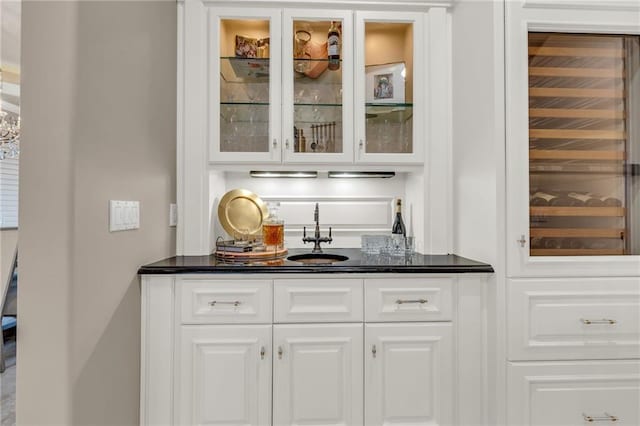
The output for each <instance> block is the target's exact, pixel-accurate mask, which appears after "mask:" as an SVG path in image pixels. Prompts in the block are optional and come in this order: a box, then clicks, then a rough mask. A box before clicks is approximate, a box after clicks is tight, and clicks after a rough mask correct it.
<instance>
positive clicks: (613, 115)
mask: <svg viewBox="0 0 640 426" xmlns="http://www.w3.org/2000/svg"><path fill="white" fill-rule="evenodd" d="M529 117H536V118H538V117H540V118H601V119H620V120H621V119H624V118H625V115H624V111H622V110H615V109H572V108H530V109H529Z"/></svg>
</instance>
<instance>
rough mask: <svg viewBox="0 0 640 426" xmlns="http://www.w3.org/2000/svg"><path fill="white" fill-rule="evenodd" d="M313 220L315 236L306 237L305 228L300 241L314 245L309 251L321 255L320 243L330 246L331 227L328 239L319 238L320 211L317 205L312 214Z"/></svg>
mask: <svg viewBox="0 0 640 426" xmlns="http://www.w3.org/2000/svg"><path fill="white" fill-rule="evenodd" d="M313 220H314V221H315V222H316V232H315V235H314V236H313V237H307V227H306V226H305V227H304V228H303V236H302V241H303V242H304V243H305V244H307V243H314V246H313V250H311V253H322V249H321V248H320V243H329V244H331V241H333V238H331V227H329V236H328V237H321V236H320V209H319V208H318V203H316V209H315V210H314V212H313Z"/></svg>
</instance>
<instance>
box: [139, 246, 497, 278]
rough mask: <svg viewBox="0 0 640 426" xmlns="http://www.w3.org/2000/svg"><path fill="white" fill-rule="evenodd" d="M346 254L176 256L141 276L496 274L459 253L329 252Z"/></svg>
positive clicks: (144, 270)
mask: <svg viewBox="0 0 640 426" xmlns="http://www.w3.org/2000/svg"><path fill="white" fill-rule="evenodd" d="M309 251H310V250H308V249H306V250H305V249H292V250H289V254H288V255H289V256H291V255H294V254H301V253H308V252H309ZM325 251H327V252H330V253H334V254H342V255H345V256H347V257H349V260H346V261H344V262H340V263H339V264H332V265H320V264H318V265H304V264H300V263H298V262H293V261H289V260H286V259H281V260H278V261H275V262H272V261H269V262H270V263H274V264H265V263H266V262H252V263H248V264H242V263H240V264H235V263H226V262H221V261H219V260H217V259H216V258H215V256H213V255H209V256H174V257H170V258H168V259H164V260H161V261H159V262H155V263H152V264H149V265H144V266H142V267H140V269H139V270H138V274H140V275H167V274H357V273H369V274H370V273H373V274H378V273H398V274H465V273H492V272H494V270H493V268H492V267H491V265H489V264H486V263H482V262H478V261H475V260H471V259H467V258H464V257H461V256H457V255H455V254H444V255H425V254H420V253H416V254H414V255H412V256H410V257H406V258H397V257H388V256H383V255H365V254H363V253H362V252H361V251H360V250H358V249H332V250H325Z"/></svg>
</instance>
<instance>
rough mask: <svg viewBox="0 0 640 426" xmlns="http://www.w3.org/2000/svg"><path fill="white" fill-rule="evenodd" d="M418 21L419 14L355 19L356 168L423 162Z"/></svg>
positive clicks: (422, 64)
mask: <svg viewBox="0 0 640 426" xmlns="http://www.w3.org/2000/svg"><path fill="white" fill-rule="evenodd" d="M423 19H424V17H423V15H422V14H420V13H404V12H357V13H356V29H355V32H356V47H355V58H356V70H355V73H356V76H357V79H356V85H355V89H356V90H355V109H354V110H355V114H356V116H355V123H356V132H355V140H356V150H355V151H356V154H355V158H356V161H358V162H363V163H422V162H424V158H423V152H424V145H425V143H426V141H425V128H424V126H425V121H426V111H425V104H426V102H425V100H426V99H425V98H426V96H425V86H424V84H425V82H424V81H425V74H426V71H425V60H424V38H423V31H424V28H423ZM414 117H415V119H414Z"/></svg>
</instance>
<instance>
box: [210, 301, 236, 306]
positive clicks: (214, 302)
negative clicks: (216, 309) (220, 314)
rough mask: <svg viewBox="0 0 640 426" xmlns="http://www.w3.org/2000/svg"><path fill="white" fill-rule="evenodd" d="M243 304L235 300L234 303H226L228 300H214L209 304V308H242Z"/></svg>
mask: <svg viewBox="0 0 640 426" xmlns="http://www.w3.org/2000/svg"><path fill="white" fill-rule="evenodd" d="M241 303H242V302H240V301H239V300H234V301H226V300H212V301H211V302H209V306H216V305H233V306H240V304H241Z"/></svg>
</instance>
